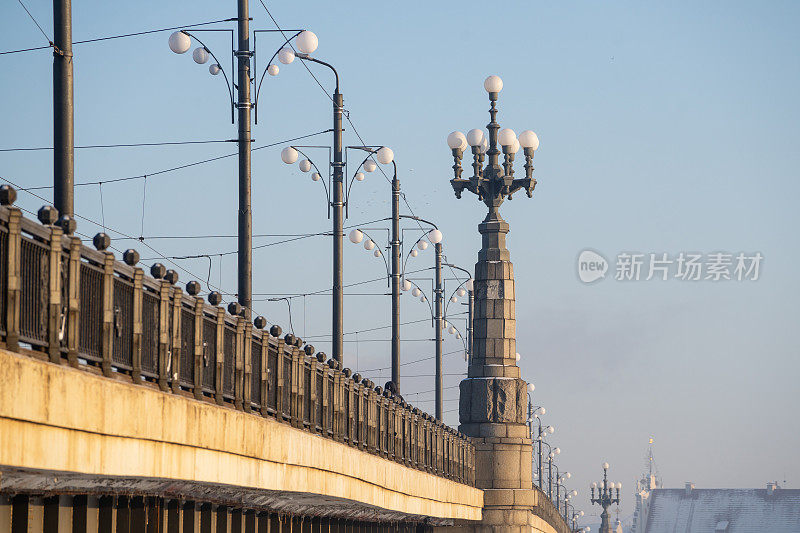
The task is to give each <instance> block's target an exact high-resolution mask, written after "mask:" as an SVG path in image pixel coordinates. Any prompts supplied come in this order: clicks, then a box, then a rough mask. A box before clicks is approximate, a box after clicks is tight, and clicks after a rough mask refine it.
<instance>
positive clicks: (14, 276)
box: [5, 206, 22, 352]
mask: <svg viewBox="0 0 800 533" xmlns="http://www.w3.org/2000/svg"><path fill="white" fill-rule="evenodd" d="M6 209H7V210H8V248H7V253H6V261H7V262H6V268H5V271H6V291H7V293H6V310H5V312H6V347H8V349H9V350H11V351H13V352H18V351H19V334H20V332H19V327H20V312H21V306H22V271H21V268H22V267H21V264H20V263H21V253H22V227H21V226H22V211H20V209H19V208H18V207H13V206H8V207H6Z"/></svg>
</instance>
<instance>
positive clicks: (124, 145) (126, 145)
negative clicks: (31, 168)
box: [0, 139, 237, 152]
mask: <svg viewBox="0 0 800 533" xmlns="http://www.w3.org/2000/svg"><path fill="white" fill-rule="evenodd" d="M231 142H237V141H236V140H235V139H218V140H210V141H167V142H157V143H121V144H89V145H85V146H75V147H74V148H75V149H76V150H78V149H83V148H134V147H137V146H179V145H185V144H212V143H231ZM52 149H53V147H52V146H34V147H31V148H0V152H34V151H37V150H52Z"/></svg>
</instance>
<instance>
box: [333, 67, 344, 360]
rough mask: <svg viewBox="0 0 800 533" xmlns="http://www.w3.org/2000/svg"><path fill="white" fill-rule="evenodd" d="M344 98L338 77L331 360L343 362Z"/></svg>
mask: <svg viewBox="0 0 800 533" xmlns="http://www.w3.org/2000/svg"><path fill="white" fill-rule="evenodd" d="M343 107H344V97H343V96H342V93H340V92H339V77H338V76H337V77H336V90H335V91H334V92H333V291H332V292H333V338H332V341H333V347H332V351H333V358H334V359H336V360H337V361H339V362H340V363H341V362H342V356H343V354H344V316H343V307H344V293H343V292H342V291H343V289H342V284H343V282H342V270H343V268H344V267H343V265H342V257H343V248H342V246H343V240H342V239H343V238H344V210H343V208H344V187H343V181H344V178H343V176H344V169H343V168H342V167H343V163H342V109H343Z"/></svg>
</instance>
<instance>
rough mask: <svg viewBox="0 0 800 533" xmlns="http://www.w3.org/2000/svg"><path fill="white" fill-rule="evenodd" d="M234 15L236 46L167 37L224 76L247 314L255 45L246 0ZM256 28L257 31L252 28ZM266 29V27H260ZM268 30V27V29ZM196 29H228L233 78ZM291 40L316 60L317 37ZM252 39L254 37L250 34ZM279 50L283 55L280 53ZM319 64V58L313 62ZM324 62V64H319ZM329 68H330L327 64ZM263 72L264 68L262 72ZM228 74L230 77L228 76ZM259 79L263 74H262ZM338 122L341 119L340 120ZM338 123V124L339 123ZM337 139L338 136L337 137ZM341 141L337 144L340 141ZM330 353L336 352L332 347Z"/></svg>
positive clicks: (240, 288) (182, 35)
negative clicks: (220, 35) (234, 149)
mask: <svg viewBox="0 0 800 533" xmlns="http://www.w3.org/2000/svg"><path fill="white" fill-rule="evenodd" d="M237 6H238V16H237V18H235V19H230V20H231V21H234V20H235V21H236V22H237V30H236V36H237V39H238V47H237V48H235V49H233V31H232V30H223V29H205V30H192V31H191V32H190V31H188V30H180V31H176V32H174V33H173V34H171V35H170V36H169V48H170V50H172V51H173V52H175V53H176V54H184V53H186V52H187V51H188V50H189V48H191V46H192V39H194V40H195V41H197V43H198V44H199V45H200V46H199V47H197V48H195V49H194V51H193V52H192V59H194V61H195V63H197V64H200V65H202V64H205V63H206V62H208V60H209V58H211V59H213V60H214V61H213V62H212V63H211V65H209V68H208V71H209V73H210V74H211V75H212V76H217V75H219V74H220V73H222V76H223V78H224V79H225V85H226V86H227V89H228V95H229V97H230V105H231V122H233V121H234V110H236V113H237V119H236V120H237V122H238V128H237V133H238V135H237V138H236V142H237V145H238V148H239V154H238V159H239V174H238V175H239V179H238V183H239V209H238V250H237V260H238V280H237V295H238V301H239V304H241V305H242V307H244V313H245V315H246V316H247V317H250V316H251V310H252V305H253V215H252V203H251V197H250V190H251V186H250V183H251V182H250V178H251V151H252V132H251V120H250V119H251V115H252V108H253V101H252V100H251V95H250V86H251V83H252V82H253V80H254V77H253V76H252V74H253V70H254V69H251V66H250V59H251V58H253V59H255V47H254V48H253V50H251V49H250V33H251V32H250V22H249V21H250V16H249V7H248V1H247V0H237ZM256 31H258V30H256ZM262 31H267V30H262ZM269 31H271V30H269ZM197 32H230V33H231V48H232V50H231V59H232V60H233V58H236V62H237V72H236V77H234V73H233V64H231V72H230V73H226V72H225V69H224V68H223V67H222V62H220V61H219V59H217V56H216V55H214V52H212V51H211V49H210V48H209V47H208V46H206V45H205V43H204V42H203V41H201V40H200V39H199V38H198V36H197ZM292 39H294V41H295V44H296V45H297V48H298V50H300V52H299V55H298V57H301V58H304V59H307V60H309V61H316V60H314V59H312V58H311V57H310V56H308V54H310V53H311V52H313V51H314V50H316V49H317V45H318V44H319V42H318V40H317V36H316V35H315V34H314V33H313V32H311V31H308V30H299V31H298V32H297V33H295V34H294V35H293V36H292V37H290V38H289V39H287V40H286V41H285V42H284V45H286V44H287V43H289V41H291V40H292ZM254 40H255V37H254ZM284 50H288V52H290V53H291V59H288V58H287V57H286V55H287V54H286V53H283V52H284ZM282 53H283V54H282ZM275 55H278V57H279V58H281V61H283V62H291V60H292V59H294V54H293V52H291V49H287V48H282V49H281V50H280V52H276V53H275V54H274V55H273V58H274V57H275ZM317 62H318V63H321V62H320V61H317ZM323 64H325V63H323ZM272 67H275V66H274V65H270V68H269V69H268V71H269V72H273V73H274V74H277V67H275V68H272ZM331 68H332V67H331ZM265 72H266V71H265ZM229 74H230V76H231V78H230V79H229V78H228V75H229ZM262 79H263V76H262ZM336 85H337V92H338V85H339V84H338V76H337V84H336ZM234 88H235V89H236V96H235V97H234V92H233V91H234ZM340 122H341V121H340ZM340 125H341V124H340ZM340 140H341V136H340ZM340 144H341V143H340ZM334 355H336V351H335V350H334Z"/></svg>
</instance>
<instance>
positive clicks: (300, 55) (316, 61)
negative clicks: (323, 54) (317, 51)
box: [295, 52, 339, 93]
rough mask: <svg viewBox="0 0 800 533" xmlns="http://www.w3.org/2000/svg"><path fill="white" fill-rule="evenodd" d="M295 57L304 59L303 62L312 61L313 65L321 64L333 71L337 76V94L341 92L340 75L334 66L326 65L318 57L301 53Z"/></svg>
mask: <svg viewBox="0 0 800 533" xmlns="http://www.w3.org/2000/svg"><path fill="white" fill-rule="evenodd" d="M295 57H298V58H300V59H302V60H303V61H311V62H313V63H319V64H320V65H325V66H326V67H328V68H329V69H331V70H332V71H333V75H334V76H336V91H335V92H336V93H338V92H339V73H338V72H336V69H335V68H333V65H331V64H330V63H326V62H325V61H322V60H319V59H317V58H316V57H311V56H310V55H308V54H303V53H300V52H298V53H296V54H295Z"/></svg>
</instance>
